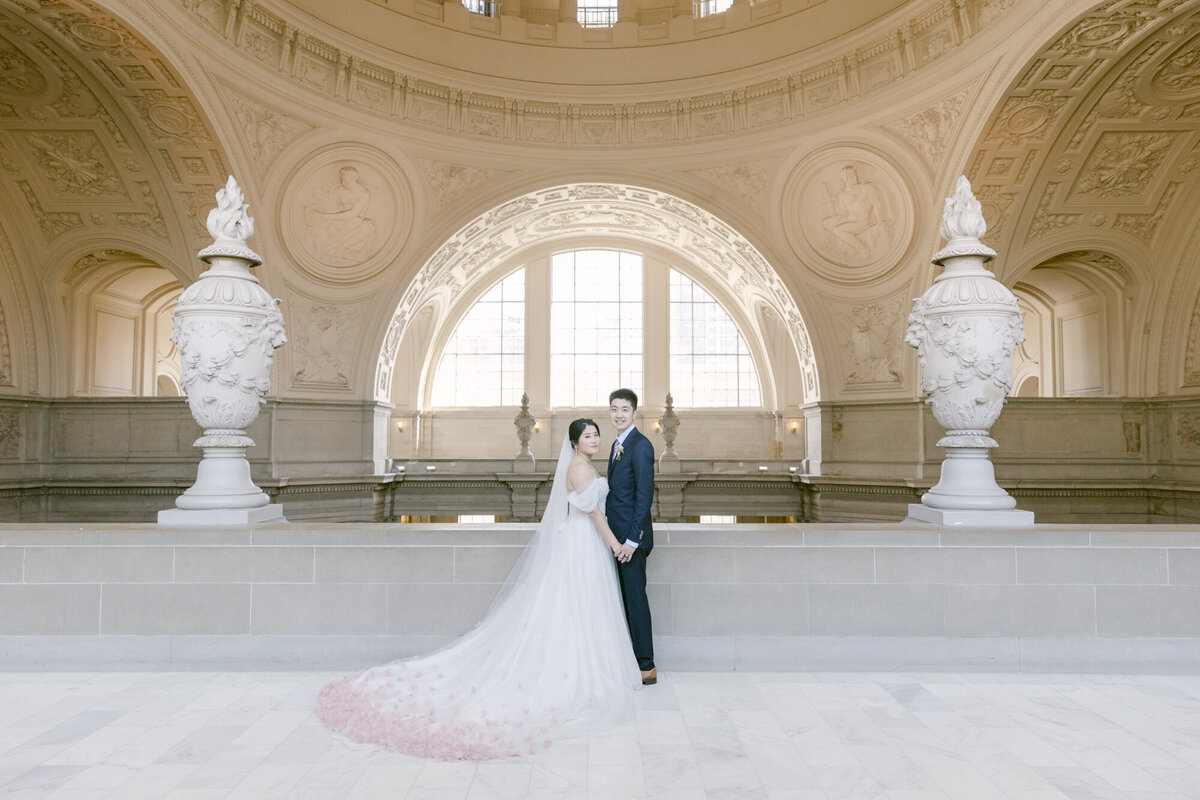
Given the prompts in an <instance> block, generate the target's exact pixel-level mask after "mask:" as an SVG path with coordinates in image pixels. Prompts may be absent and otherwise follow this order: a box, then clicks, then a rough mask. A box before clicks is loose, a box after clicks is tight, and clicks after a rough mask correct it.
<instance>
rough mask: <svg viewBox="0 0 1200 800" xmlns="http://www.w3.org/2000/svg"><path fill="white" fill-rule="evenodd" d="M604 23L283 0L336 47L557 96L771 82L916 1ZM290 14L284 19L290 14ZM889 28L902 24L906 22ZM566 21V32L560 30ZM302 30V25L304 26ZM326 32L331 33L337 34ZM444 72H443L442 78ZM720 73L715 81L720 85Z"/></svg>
mask: <svg viewBox="0 0 1200 800" xmlns="http://www.w3.org/2000/svg"><path fill="white" fill-rule="evenodd" d="M613 4H614V6H617V7H618V9H619V10H618V12H617V22H616V23H615V24H614V25H603V26H597V27H586V26H579V25H577V24H574V22H575V7H576V3H575V2H574V0H503V2H502V3H501V2H496V3H494V4H491V3H489V4H488V5H489V6H494V8H496V9H499V11H498V13H497V14H496V15H495V16H487V15H486V14H472V13H470V12H469V11H468V10H467V9H466V8H465V7H463V5H462V4H461V3H458V2H455V1H454V0H448V2H445V3H442V2H431V0H342V1H341V2H338V3H329V2H326V1H325V0H286V2H278V3H277V4H275V5H276V8H279V9H280V10H283V11H285V13H287V12H293V13H294V12H301V13H300V14H298V15H296V16H297V17H307V18H309V19H310V20H311V21H312V22H313V23H316V24H317V25H315V26H314V27H317V26H319V27H320V28H322V29H323V32H324V33H325V34H329V35H331V38H333V37H335V36H337V35H338V34H340V35H341V36H343V37H346V41H344V42H337V43H336V44H337V45H338V46H339V47H343V48H346V49H350V50H354V47H353V46H352V45H353V42H354V41H355V40H357V41H358V42H360V43H366V44H367V45H370V46H374V47H378V48H380V49H381V50H384V51H387V52H389V53H391V54H403V56H404V60H406V61H408V62H409V64H408V65H407V66H408V68H409V69H419V68H420V66H422V65H423V66H424V67H425V68H427V69H429V70H431V71H433V72H434V73H435V74H437V75H440V76H442V77H443V78H445V79H449V80H452V81H455V82H459V81H462V82H467V83H470V84H472V85H476V86H481V87H482V86H486V85H488V84H495V83H496V82H520V83H523V84H532V85H535V86H539V85H540V86H542V87H545V88H547V89H550V88H557V89H559V90H562V89H569V88H571V87H576V88H581V89H582V88H589V89H592V88H598V87H617V86H619V87H623V89H622V94H624V95H626V96H628V95H629V90H630V89H637V88H638V87H641V88H645V89H651V88H655V89H662V88H666V87H665V86H664V84H667V85H669V84H671V83H672V82H680V81H685V82H686V81H695V80H705V79H707V80H714V81H716V80H720V82H721V83H722V84H724V83H726V82H730V81H733V82H739V81H745V80H747V79H752V77H753V74H754V73H755V72H759V73H763V74H768V73H770V74H773V73H775V72H777V71H778V70H779V69H781V68H782V67H783V65H782V63H781V62H782V61H785V60H788V59H791V58H792V57H794V56H795V55H796V54H798V53H803V52H805V51H809V50H811V49H813V48H818V47H819V46H820V45H822V44H823V43H826V42H831V41H833V40H836V39H840V38H842V37H844V36H846V35H848V34H852V33H854V32H855V31H861V30H862V29H864V28H865V27H868V26H870V24H871V23H872V22H875V21H877V20H881V19H883V18H886V17H888V16H889V15H892V14H898V13H903V9H904V7H905V6H909V7H913V6H925V5H927V4H926V3H921V2H914V0H854V2H844V0H760V1H759V2H754V3H750V2H748V0H737V1H736V2H735V3H734V5H733V6H732V7H730V8H729V9H728V10H727V11H725V12H724V13H720V14H713V15H711V16H706V17H697V16H696V15H695V12H694V10H693V3H692V0H676V2H674V3H671V2H669V0H619V1H618V0H613ZM290 15H291V14H289V16H290ZM908 21H909V20H908V19H907V17H905V18H904V19H903V20H899V22H900V23H901V24H900V27H905V26H906V25H907V23H908ZM560 23H566V24H560ZM300 27H307V26H304V25H303V24H302V25H301V26H300ZM334 32H337V33H336V34H335V33H334ZM448 73H449V74H448ZM718 76H719V78H718Z"/></svg>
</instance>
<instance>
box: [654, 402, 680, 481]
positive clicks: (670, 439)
mask: <svg viewBox="0 0 1200 800" xmlns="http://www.w3.org/2000/svg"><path fill="white" fill-rule="evenodd" d="M659 424H660V425H661V426H662V437H663V442H664V443H665V444H666V447H665V448H663V454H662V455H661V456H659V458H658V468H659V471H660V472H679V470H680V464H679V454H678V453H676V452H675V437H676V436H677V435H679V415H678V414H676V413H675V400H674V398H672V397H671V393H670V392H667V407H666V408H665V409H663V413H662V416H661V417H660V418H659Z"/></svg>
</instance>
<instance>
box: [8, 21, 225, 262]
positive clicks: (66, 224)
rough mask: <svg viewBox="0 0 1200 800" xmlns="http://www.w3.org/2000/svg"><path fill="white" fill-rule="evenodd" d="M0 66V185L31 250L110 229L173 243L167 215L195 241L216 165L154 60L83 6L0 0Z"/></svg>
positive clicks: (185, 101)
mask: <svg viewBox="0 0 1200 800" xmlns="http://www.w3.org/2000/svg"><path fill="white" fill-rule="evenodd" d="M0 60H3V62H4V64H5V65H6V69H5V70H4V75H3V76H0V154H2V155H3V157H4V160H3V162H0V166H2V167H3V168H4V170H6V171H7V172H9V173H12V175H11V176H10V177H7V178H6V177H5V176H3V174H0V180H9V181H11V185H12V187H13V191H12V196H13V197H14V199H18V198H19V200H18V202H17V203H16V208H17V209H22V207H23V210H24V212H25V213H26V214H27V215H28V216H29V218H30V220H31V224H30V225H29V227H30V228H32V229H33V230H36V231H39V232H40V234H41V239H42V243H43V245H51V244H53V243H55V242H56V240H58V239H59V238H60V237H63V236H64V235H67V234H70V235H72V236H74V237H76V238H80V237H83V238H86V237H87V236H88V235H94V236H96V237H98V238H111V237H112V236H113V235H114V232H115V231H121V233H119V234H117V235H120V236H122V237H132V238H136V236H143V237H146V238H147V239H149V240H154V241H156V242H159V243H162V244H165V245H168V246H172V247H175V248H177V247H179V245H180V244H185V245H186V243H181V242H179V241H177V240H178V238H179V236H178V230H177V229H175V228H174V225H173V219H175V218H178V219H179V220H180V222H181V224H182V225H183V230H182V233H183V234H184V236H189V235H190V236H191V237H192V238H191V242H193V244H192V246H195V244H196V243H200V242H202V241H203V234H204V226H203V222H202V219H203V217H202V214H203V213H204V212H206V211H207V208H208V207H209V206H211V198H212V195H213V193H214V191H215V187H216V185H217V184H218V183H220V182H221V181H223V180H224V177H225V175H226V166H225V160H224V158H223V156H222V155H221V152H220V146H219V144H218V142H217V139H216V137H215V136H214V134H213V132H212V129H211V128H210V126H209V125H208V123H207V121H206V120H205V119H204V118H203V116H202V115H201V114H200V112H199V110H198V108H197V105H196V103H195V101H194V100H193V98H192V96H191V95H190V93H189V92H188V91H187V89H186V88H185V87H184V85H183V83H182V82H181V80H180V78H179V76H178V75H177V74H176V73H175V71H174V70H173V68H172V67H171V66H170V65H169V64H168V63H167V62H166V60H165V59H164V58H163V57H162V55H161V54H159V53H158V52H157V51H156V50H154V49H153V48H152V47H151V46H149V45H148V44H147V43H146V42H145V41H144V40H143V39H142V38H141V37H140V36H139V35H138V34H136V33H134V32H133V31H132V30H131V29H130V28H129V27H128V26H127V25H125V24H124V23H123V22H122V21H121V20H120V19H118V18H117V17H116V16H114V15H112V14H110V13H109V12H107V11H105V10H104V9H102V8H100V7H99V6H97V5H95V4H93V3H91V2H88V0H61V1H60V2H55V3H44V2H34V0H2V1H0ZM18 178H19V179H18ZM202 198H207V200H204V199H202ZM35 238H36V237H35Z"/></svg>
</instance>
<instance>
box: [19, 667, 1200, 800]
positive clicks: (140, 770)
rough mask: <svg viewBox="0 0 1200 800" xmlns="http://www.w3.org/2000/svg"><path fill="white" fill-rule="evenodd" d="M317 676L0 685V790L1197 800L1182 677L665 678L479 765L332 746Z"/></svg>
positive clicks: (124, 795)
mask: <svg viewBox="0 0 1200 800" xmlns="http://www.w3.org/2000/svg"><path fill="white" fill-rule="evenodd" d="M330 677H332V676H331V675H330V674H327V673H261V672H238V673H203V672H191V673H52V674H25V673H8V674H0V795H2V796H3V797H16V798H63V799H64V800H66V799H67V798H89V799H90V798H115V799H119V800H138V799H139V798H154V800H159V799H160V798H170V799H171V800H176V799H179V800H182V799H184V798H187V799H188V800H191V799H193V798H194V799H196V800H199V798H231V799H232V798H243V799H244V800H266V798H312V799H313V800H326V799H327V798H328V799H330V800H332V799H333V798H345V799H346V800H351V799H353V800H360V799H361V798H406V799H407V800H417V799H418V798H421V799H424V798H431V799H432V798H436V800H454V799H455V798H465V800H487V799H488V798H518V797H521V798H524V797H528V798H619V799H620V800H628V799H629V798H641V797H645V798H661V799H662V800H702V799H704V798H709V799H712V798H731V799H733V798H736V800H746V799H748V798H749V799H753V798H765V799H766V800H817V799H818V798H855V799H856V800H868V799H869V798H887V799H889V800H915V799H916V798H922V799H924V798H953V799H954V800H959V799H960V798H966V799H969V800H986V799H987V798H996V799H997V800H1051V799H1052V798H1054V799H1055V800H1061V799H1062V798H1072V800H1081V799H1082V798H1087V800H1106V799H1107V798H1138V799H1139V800H1150V799H1151V798H1156V799H1157V798H1161V799H1162V800H1167V798H1197V797H1200V676H1125V675H1085V676H1079V675H1042V676H1037V675H980V674H777V673H757V674H750V673H733V674H727V673H676V674H672V673H664V674H663V675H662V676H661V678H660V681H659V684H658V686H655V687H651V688H648V689H646V690H644V691H642V692H640V693H639V694H638V711H637V716H636V719H635V720H632V721H631V722H630V723H629V724H628V725H627V726H626V727H622V728H614V729H611V730H608V731H605V732H604V733H603V734H599V735H593V736H591V737H590V738H588V739H586V740H576V741H563V742H559V743H558V744H555V745H554V746H552V747H551V748H550V749H548V750H545V751H543V752H541V753H539V754H538V755H536V756H530V757H525V758H514V759H508V760H505V761H495V762H488V763H478V764H476V763H449V764H448V763H434V762H423V761H420V760H418V759H415V758H410V757H406V756H399V755H395V754H392V753H387V752H382V751H378V750H357V749H351V748H349V747H347V746H345V745H343V744H342V743H340V742H339V741H338V740H336V739H335V738H334V737H333V736H332V735H331V734H330V733H329V732H328V731H326V729H325V728H324V727H323V726H322V725H321V724H320V723H319V722H318V720H317V719H316V717H315V716H314V715H313V712H312V705H313V700H314V698H315V697H316V693H317V690H318V689H319V688H320V686H321V685H322V684H323V683H324V682H325V681H326V680H328V679H329V678H330Z"/></svg>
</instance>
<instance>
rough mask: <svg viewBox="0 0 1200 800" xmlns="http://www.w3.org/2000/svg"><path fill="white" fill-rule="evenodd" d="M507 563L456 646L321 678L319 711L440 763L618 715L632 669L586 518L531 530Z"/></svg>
mask: <svg viewBox="0 0 1200 800" xmlns="http://www.w3.org/2000/svg"><path fill="white" fill-rule="evenodd" d="M516 571H519V573H520V574H518V575H514V576H513V578H510V583H509V584H508V585H507V586H506V590H505V593H503V594H502V596H501V598H500V599H498V601H497V603H496V605H495V606H493V608H492V610H491V612H489V614H488V615H487V616H486V617H485V618H484V619H483V620H482V621H481V622H480V623H479V625H477V626H476V627H475V629H474V630H472V631H471V632H470V633H468V634H466V635H465V636H463V637H462V638H461V639H459V640H457V641H456V642H455V643H453V644H451V645H450V646H448V647H446V648H444V649H442V650H440V651H437V652H434V653H432V654H430V655H427V656H422V657H418V658H415V659H408V660H404V661H397V662H393V663H391V664H386V665H384V666H381V667H375V668H373V669H369V670H366V671H365V672H361V673H359V674H357V675H353V676H350V677H347V678H343V679H341V680H338V681H334V682H333V683H330V684H328V685H327V686H325V687H324V688H323V689H322V690H321V694H320V698H319V700H318V703H317V714H318V715H319V716H320V718H321V720H322V721H324V722H325V724H326V725H328V726H329V727H330V728H332V729H334V730H335V731H338V732H339V733H341V734H342V735H343V736H345V737H347V738H348V739H350V740H352V741H354V742H360V743H370V744H375V745H379V746H381V747H386V748H388V749H390V750H396V751H399V752H403V753H409V754H412V755H416V756H421V757H424V758H431V759H437V760H443V761H449V760H458V759H470V760H482V759H492V758H504V757H508V756H514V755H522V754H526V753H532V752H535V751H536V750H537V749H538V748H540V747H543V746H546V745H548V744H549V743H550V742H551V740H553V739H556V738H559V737H564V736H574V735H579V734H582V733H586V732H587V731H588V730H591V729H593V728H595V727H597V726H602V725H606V724H612V723H615V722H618V721H620V720H621V719H622V718H624V717H626V716H627V715H628V714H629V713H630V712H631V709H632V700H633V692H634V690H635V689H638V688H641V673H640V672H639V670H638V666H637V661H636V659H635V658H634V656H633V651H632V648H631V646H630V643H629V631H628V628H627V626H626V623H625V617H624V613H623V611H622V604H621V597H620V588H619V585H618V581H617V576H616V565H615V562H614V561H613V558H612V554H611V552H610V551H609V549H608V546H607V545H606V544H604V542H603V540H602V539H601V538H600V536H599V534H598V533H597V532H596V530H595V527H594V526H593V525H592V522H591V520H590V519H589V518H588V517H587V516H586V515H584V514H581V513H578V512H572V513H571V514H570V515H569V516H568V517H567V520H566V522H565V523H564V524H563V525H562V526H561V527H560V528H559V529H558V530H557V531H543V532H539V533H537V534H535V536H534V539H533V540H531V542H530V545H529V548H528V549H527V551H526V553H525V556H524V557H523V558H522V561H521V563H519V564H518V566H517V568H516Z"/></svg>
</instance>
